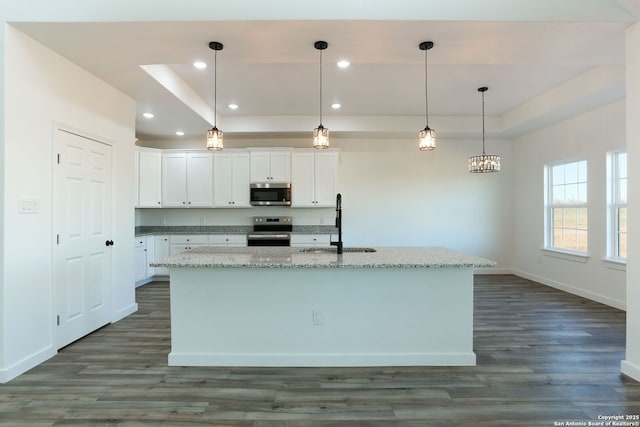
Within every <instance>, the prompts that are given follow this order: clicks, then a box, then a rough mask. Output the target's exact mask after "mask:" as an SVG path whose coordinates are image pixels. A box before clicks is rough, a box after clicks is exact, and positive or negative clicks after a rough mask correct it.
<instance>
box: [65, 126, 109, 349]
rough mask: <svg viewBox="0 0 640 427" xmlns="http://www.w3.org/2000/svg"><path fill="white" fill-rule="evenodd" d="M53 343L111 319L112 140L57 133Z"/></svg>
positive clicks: (68, 338) (91, 329)
mask: <svg viewBox="0 0 640 427" xmlns="http://www.w3.org/2000/svg"><path fill="white" fill-rule="evenodd" d="M56 149H57V150H56V152H57V156H56V157H57V160H56V163H57V164H56V168H55V169H56V171H55V183H54V200H55V202H54V204H55V206H54V211H55V213H54V215H55V216H54V226H55V233H56V242H55V244H54V252H55V257H54V270H55V272H54V281H55V301H56V303H55V307H56V309H57V313H56V317H57V319H56V320H57V323H58V328H57V334H56V343H57V347H58V348H61V347H64V346H65V345H67V344H69V343H71V342H73V341H75V340H77V339H78V338H81V337H83V336H84V335H87V334H88V333H90V332H92V331H94V330H96V329H98V328H100V327H102V326H104V325H105V324H107V323H109V321H110V320H111V303H110V301H111V268H112V264H111V257H112V255H111V251H112V250H113V249H112V244H109V245H107V242H112V240H111V238H112V236H111V146H109V145H106V144H102V143H100V142H96V141H94V140H91V139H87V138H83V137H81V136H78V135H74V134H71V133H68V132H65V131H62V130H58V131H57V133H56Z"/></svg>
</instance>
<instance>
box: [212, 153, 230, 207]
mask: <svg viewBox="0 0 640 427" xmlns="http://www.w3.org/2000/svg"><path fill="white" fill-rule="evenodd" d="M213 171H214V172H213V175H214V176H213V205H214V206H215V207H217V208H229V207H231V202H232V201H233V197H232V195H231V187H232V184H231V177H232V173H233V157H232V155H231V153H225V152H221V153H215V154H214V155H213Z"/></svg>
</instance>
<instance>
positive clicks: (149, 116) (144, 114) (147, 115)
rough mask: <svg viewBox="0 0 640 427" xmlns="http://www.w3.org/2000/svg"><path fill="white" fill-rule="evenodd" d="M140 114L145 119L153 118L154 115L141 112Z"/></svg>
mask: <svg viewBox="0 0 640 427" xmlns="http://www.w3.org/2000/svg"><path fill="white" fill-rule="evenodd" d="M142 116H143V117H144V118H145V119H153V118H154V117H155V116H154V115H153V113H142Z"/></svg>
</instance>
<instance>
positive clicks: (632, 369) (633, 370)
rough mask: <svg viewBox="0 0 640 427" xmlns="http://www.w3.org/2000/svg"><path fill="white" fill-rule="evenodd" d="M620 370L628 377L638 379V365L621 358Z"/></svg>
mask: <svg viewBox="0 0 640 427" xmlns="http://www.w3.org/2000/svg"><path fill="white" fill-rule="evenodd" d="M620 371H621V372H622V373H623V374H624V375H626V376H628V377H629V378H632V379H634V380H636V381H640V365H636V364H635V363H631V362H629V361H628V360H623V361H622V363H620Z"/></svg>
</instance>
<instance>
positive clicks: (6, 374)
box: [0, 346, 57, 384]
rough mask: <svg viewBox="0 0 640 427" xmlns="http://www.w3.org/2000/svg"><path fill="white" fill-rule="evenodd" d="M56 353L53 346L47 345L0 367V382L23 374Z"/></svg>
mask: <svg viewBox="0 0 640 427" xmlns="http://www.w3.org/2000/svg"><path fill="white" fill-rule="evenodd" d="M56 354H57V351H56V349H55V348H54V347H53V346H48V347H46V348H43V349H42V350H40V351H38V352H36V353H33V354H31V355H29V356H27V357H25V358H24V359H22V360H20V361H19V362H17V363H14V364H13V365H11V366H9V367H7V368H2V369H0V384H4V383H6V382H9V381H11V380H12V379H14V378H15V377H17V376H18V375H21V374H24V373H25V372H27V371H28V370H29V369H32V368H35V367H36V366H38V365H39V364H41V363H42V362H44V361H45V360H47V359H50V358H52V357H53V356H55V355H56Z"/></svg>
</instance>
